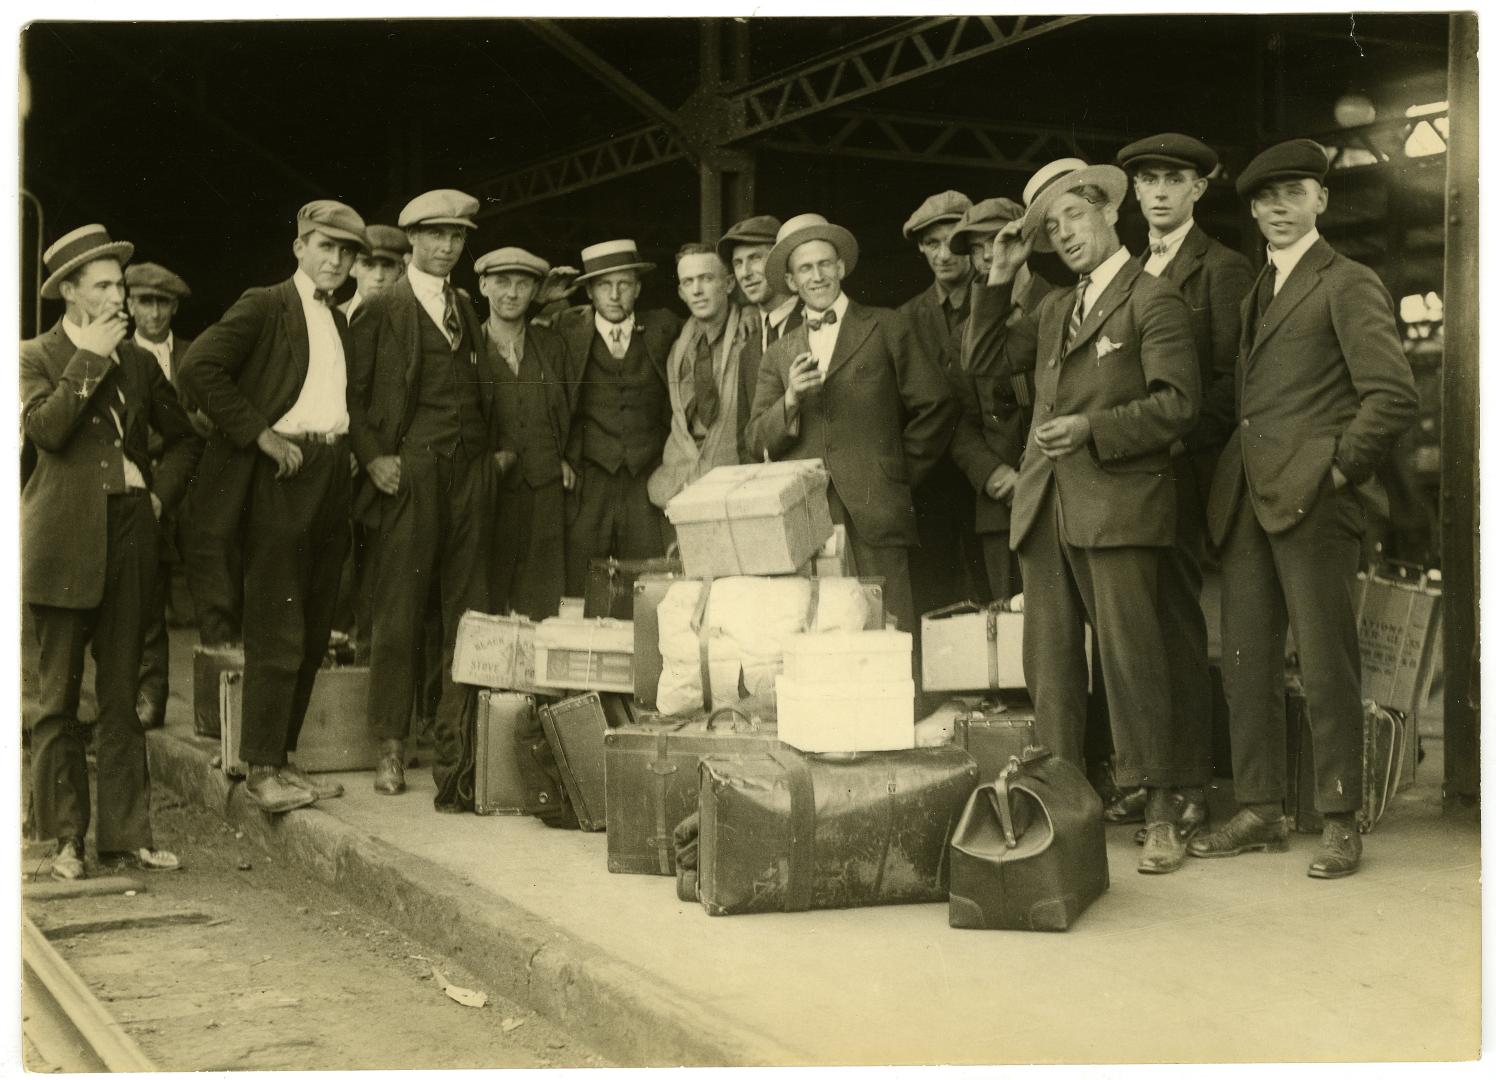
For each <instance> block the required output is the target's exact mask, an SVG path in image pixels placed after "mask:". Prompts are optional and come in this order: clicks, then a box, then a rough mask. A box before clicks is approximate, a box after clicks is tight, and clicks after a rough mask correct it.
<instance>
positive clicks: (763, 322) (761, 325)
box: [758, 296, 840, 352]
mask: <svg viewBox="0 0 1496 1080" xmlns="http://www.w3.org/2000/svg"><path fill="white" fill-rule="evenodd" d="M799 302H800V298H799V297H798V296H792V297H790V298H789V299H788V300H786V301H785V302H784V303H782V304H780V305H779V306H778V307H777V308H775V309H774V310H773V311H763V310H760V311H759V313H758V340H759V343H760V344H761V345H763V347H764V351H765V352H768V350H769V346H770V345H771V344H772V342H770V341H769V330H770V329H771V328H772V329H774V330H779V331H780V336H781V337H783V336H784V332H783V331H782V330H780V328H781V327H782V326H784V324H785V323H786V322H787V321H788V320H789V317H790V312H792V311H794V310H795V305H796V304H798V303H799ZM839 317H840V316H838V318H839Z"/></svg>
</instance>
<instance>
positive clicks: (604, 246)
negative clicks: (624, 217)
mask: <svg viewBox="0 0 1496 1080" xmlns="http://www.w3.org/2000/svg"><path fill="white" fill-rule="evenodd" d="M654 268H655V264H654V263H652V262H649V261H647V260H645V259H641V258H640V257H639V245H638V244H636V243H634V242H633V241H632V240H605V241H603V242H602V243H601V244H593V245H592V246H591V247H584V248H583V249H582V272H581V273H580V274H578V275H577V278H576V280H577V283H578V284H580V283H581V282H584V281H589V280H591V279H592V278H595V277H602V276H603V275H604V274H611V273H613V272H614V271H616V270H637V271H639V273H641V274H645V273H648V272H649V271H651V270H653V269H654Z"/></svg>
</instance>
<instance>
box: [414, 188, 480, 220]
mask: <svg viewBox="0 0 1496 1080" xmlns="http://www.w3.org/2000/svg"><path fill="white" fill-rule="evenodd" d="M477 212H478V200H477V199H475V198H473V197H472V196H471V195H468V194H467V193H466V192H462V191H454V190H453V189H452V188H438V189H437V190H435V191H428V192H426V194H424V195H417V196H416V197H415V198H414V199H411V200H410V202H408V203H406V204H405V209H404V210H401V211H400V228H402V229H408V228H410V227H411V226H413V225H462V226H465V227H467V228H469V229H476V228H477V227H478V226H477V224H476V223H474V221H473V215H474V214H476V213H477Z"/></svg>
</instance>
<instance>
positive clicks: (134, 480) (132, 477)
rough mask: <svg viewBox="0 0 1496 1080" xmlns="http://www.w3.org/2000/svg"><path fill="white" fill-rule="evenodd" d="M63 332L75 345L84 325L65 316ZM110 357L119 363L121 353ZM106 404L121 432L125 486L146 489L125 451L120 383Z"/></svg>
mask: <svg viewBox="0 0 1496 1080" xmlns="http://www.w3.org/2000/svg"><path fill="white" fill-rule="evenodd" d="M62 332H63V333H64V334H66V335H67V336H68V340H69V341H71V342H72V343H73V344H74V345H78V335H79V334H81V333H82V332H83V327H81V326H74V325H73V323H72V320H70V319H68V318H67V317H66V316H64V317H63V320H62ZM81 347H82V346H79V348H81ZM109 359H111V360H113V361H114V362H115V364H116V365H118V364H119V353H117V352H112V353H110V354H109ZM105 404H106V405H108V412H109V418H110V419H111V420H113V421H114V430H115V431H116V432H118V433H119V438H118V439H115V440H114V445H115V448H116V449H118V450H119V451H120V458H121V460H123V461H124V463H125V487H127V488H135V489H138V490H140V491H145V490H146V484H145V477H144V476H143V475H142V474H141V471H140V468H139V466H137V465H136V464H135V462H133V461H131V460H130V458H129V456H128V455H127V454H125V452H124V437H125V420H124V412H125V392H124V391H123V390H121V389H120V388H119V384H118V383H116V384H115V387H114V400H113V401H108V402H105Z"/></svg>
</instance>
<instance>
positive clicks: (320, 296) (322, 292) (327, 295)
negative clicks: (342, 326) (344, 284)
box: [312, 289, 332, 307]
mask: <svg viewBox="0 0 1496 1080" xmlns="http://www.w3.org/2000/svg"><path fill="white" fill-rule="evenodd" d="M312 299H313V300H315V301H317V303H319V304H326V305H327V306H328V307H332V293H331V292H330V291H329V290H327V289H316V290H314V291H313V292H312Z"/></svg>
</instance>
